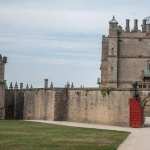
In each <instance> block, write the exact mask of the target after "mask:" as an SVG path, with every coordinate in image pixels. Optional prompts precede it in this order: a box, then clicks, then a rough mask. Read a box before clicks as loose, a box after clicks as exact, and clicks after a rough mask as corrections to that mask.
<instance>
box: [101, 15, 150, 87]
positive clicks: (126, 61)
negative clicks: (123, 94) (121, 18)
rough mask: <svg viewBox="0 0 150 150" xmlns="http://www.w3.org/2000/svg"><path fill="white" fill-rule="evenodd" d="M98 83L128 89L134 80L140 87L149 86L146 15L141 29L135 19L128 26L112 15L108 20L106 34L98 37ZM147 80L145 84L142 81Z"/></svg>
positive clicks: (149, 47) (149, 27) (148, 23)
mask: <svg viewBox="0 0 150 150" xmlns="http://www.w3.org/2000/svg"><path fill="white" fill-rule="evenodd" d="M102 45H103V46H102V65H101V73H102V74H101V83H102V85H103V86H107V87H114V88H131V87H132V83H133V82H134V81H138V82H139V87H140V88H150V85H148V82H149V81H150V17H147V18H145V19H144V20H143V23H142V30H139V28H138V20H137V19H135V20H134V27H133V28H132V29H131V27H130V20H129V19H127V20H126V27H125V29H123V27H122V26H120V25H118V22H117V20H116V19H115V17H113V19H112V20H111V21H110V22H109V35H108V36H107V37H105V36H103V40H102ZM146 82H147V84H146Z"/></svg>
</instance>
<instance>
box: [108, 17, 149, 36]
mask: <svg viewBox="0 0 150 150" xmlns="http://www.w3.org/2000/svg"><path fill="white" fill-rule="evenodd" d="M114 32H119V33H124V32H125V33H137V32H139V33H150V17H146V18H144V19H143V21H142V25H141V28H139V24H138V19H134V21H133V26H132V27H131V25H130V19H126V25H125V28H124V27H122V26H121V25H119V23H118V21H117V20H116V18H115V17H114V16H113V18H112V20H111V21H110V22H109V34H110V35H111V34H113V33H114ZM148 35H149V34H148Z"/></svg>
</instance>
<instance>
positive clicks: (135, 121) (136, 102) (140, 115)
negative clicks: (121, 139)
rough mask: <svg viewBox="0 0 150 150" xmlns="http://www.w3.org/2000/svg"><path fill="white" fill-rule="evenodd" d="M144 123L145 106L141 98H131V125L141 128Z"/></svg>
mask: <svg viewBox="0 0 150 150" xmlns="http://www.w3.org/2000/svg"><path fill="white" fill-rule="evenodd" d="M143 125H144V108H143V107H142V105H141V102H140V98H131V99H130V127H132V128H141V127H143Z"/></svg>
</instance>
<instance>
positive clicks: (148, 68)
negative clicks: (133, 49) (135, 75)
mask: <svg viewBox="0 0 150 150" xmlns="http://www.w3.org/2000/svg"><path fill="white" fill-rule="evenodd" d="M147 71H149V72H150V60H148V61H147Z"/></svg>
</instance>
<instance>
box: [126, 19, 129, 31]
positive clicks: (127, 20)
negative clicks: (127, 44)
mask: <svg viewBox="0 0 150 150" xmlns="http://www.w3.org/2000/svg"><path fill="white" fill-rule="evenodd" d="M126 32H130V20H129V19H126Z"/></svg>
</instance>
